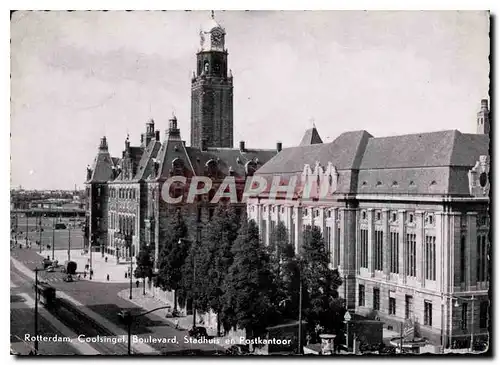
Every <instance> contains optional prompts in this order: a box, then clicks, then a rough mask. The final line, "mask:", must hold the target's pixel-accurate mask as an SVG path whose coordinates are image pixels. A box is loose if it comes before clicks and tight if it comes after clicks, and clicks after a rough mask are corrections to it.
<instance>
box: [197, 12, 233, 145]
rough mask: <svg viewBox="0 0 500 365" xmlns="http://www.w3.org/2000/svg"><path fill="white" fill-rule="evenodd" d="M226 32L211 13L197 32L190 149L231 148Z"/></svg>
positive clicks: (231, 77) (231, 80) (229, 74)
mask: <svg viewBox="0 0 500 365" xmlns="http://www.w3.org/2000/svg"><path fill="white" fill-rule="evenodd" d="M225 36H226V32H225V30H224V28H222V26H221V25H219V24H218V23H217V22H216V21H215V19H214V15H213V12H212V16H211V18H210V19H209V21H208V23H207V24H206V25H205V26H204V27H203V28H202V29H201V30H200V49H199V50H198V53H197V54H196V59H197V67H196V72H194V73H193V78H192V80H191V146H193V147H199V148H201V147H202V146H204V147H229V148H232V147H233V76H232V75H231V71H230V70H228V68H227V49H226V48H225V43H224V42H225Z"/></svg>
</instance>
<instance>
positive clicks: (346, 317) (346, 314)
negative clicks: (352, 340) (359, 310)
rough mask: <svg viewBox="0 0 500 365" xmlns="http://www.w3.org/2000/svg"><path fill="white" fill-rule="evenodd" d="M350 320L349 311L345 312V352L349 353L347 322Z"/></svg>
mask: <svg viewBox="0 0 500 365" xmlns="http://www.w3.org/2000/svg"><path fill="white" fill-rule="evenodd" d="M350 320H351V314H350V313H349V311H347V312H345V315H344V322H345V324H346V331H345V333H346V336H345V345H346V350H347V352H349V321H350Z"/></svg>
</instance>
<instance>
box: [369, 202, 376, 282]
mask: <svg viewBox="0 0 500 365" xmlns="http://www.w3.org/2000/svg"><path fill="white" fill-rule="evenodd" d="M374 214H375V213H374V211H373V208H368V209H367V215H368V272H369V273H370V274H371V276H373V275H374V274H375V271H374V269H375V225H374Z"/></svg>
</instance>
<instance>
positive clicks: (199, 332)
mask: <svg viewBox="0 0 500 365" xmlns="http://www.w3.org/2000/svg"><path fill="white" fill-rule="evenodd" d="M188 334H189V336H191V337H194V338H204V337H208V334H207V329H206V328H205V327H199V326H194V327H193V328H191V329H190V330H189V332H188Z"/></svg>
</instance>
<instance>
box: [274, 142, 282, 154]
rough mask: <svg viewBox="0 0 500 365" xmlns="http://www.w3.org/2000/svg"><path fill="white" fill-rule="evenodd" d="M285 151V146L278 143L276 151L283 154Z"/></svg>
mask: <svg viewBox="0 0 500 365" xmlns="http://www.w3.org/2000/svg"><path fill="white" fill-rule="evenodd" d="M282 149H283V144H282V143H281V142H277V143H276V151H278V152H281V150H282Z"/></svg>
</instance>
